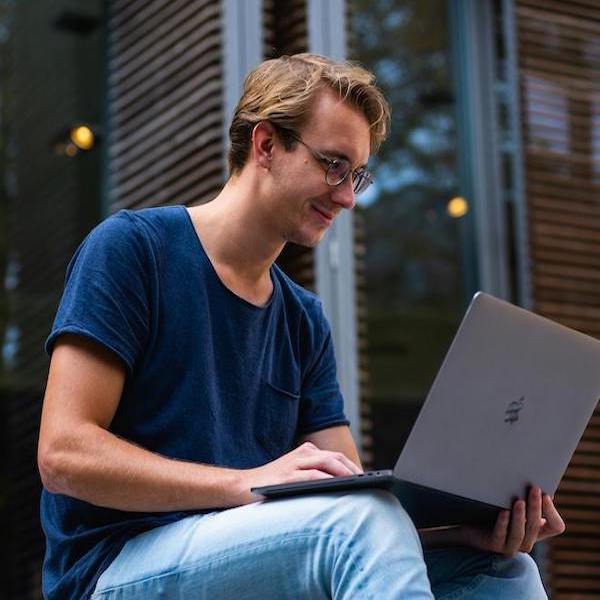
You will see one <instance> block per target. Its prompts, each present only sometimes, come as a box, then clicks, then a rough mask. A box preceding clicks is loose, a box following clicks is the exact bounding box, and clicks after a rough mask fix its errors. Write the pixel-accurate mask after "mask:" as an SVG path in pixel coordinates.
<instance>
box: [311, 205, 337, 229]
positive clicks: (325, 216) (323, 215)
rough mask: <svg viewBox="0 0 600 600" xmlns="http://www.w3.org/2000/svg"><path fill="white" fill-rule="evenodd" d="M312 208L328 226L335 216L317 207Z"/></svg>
mask: <svg viewBox="0 0 600 600" xmlns="http://www.w3.org/2000/svg"><path fill="white" fill-rule="evenodd" d="M313 208H314V210H315V211H316V212H317V213H318V214H319V215H320V216H321V218H322V219H323V220H324V221H325V222H326V223H327V224H328V225H329V224H330V223H331V222H332V221H333V217H334V216H335V215H334V214H333V213H330V212H328V211H326V210H325V209H323V208H319V207H317V206H313Z"/></svg>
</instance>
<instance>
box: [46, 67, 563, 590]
mask: <svg viewBox="0 0 600 600" xmlns="http://www.w3.org/2000/svg"><path fill="white" fill-rule="evenodd" d="M372 79H373V78H372V75H371V74H370V73H368V72H367V71H365V70H363V69H361V68H358V67H355V66H352V65H350V64H347V63H335V62H332V61H330V60H327V59H324V58H321V57H317V56H311V55H297V56H293V57H285V58H281V59H277V60H272V61H267V62H265V63H263V64H262V65H260V66H259V67H258V68H257V69H256V70H255V71H254V72H253V73H251V74H250V76H249V77H248V78H247V80H246V83H245V90H244V95H243V97H242V99H241V100H240V103H239V104H238V107H237V109H236V112H235V115H234V118H233V122H232V126H231V130H230V137H231V151H230V167H231V177H230V179H229V180H228V182H227V184H226V185H225V187H224V188H223V190H222V191H221V193H220V194H219V195H218V196H217V198H215V200H213V201H212V202H210V203H207V204H204V205H201V206H195V207H193V208H190V209H186V208H185V207H182V206H173V207H164V208H158V209H148V210H143V211H136V212H130V211H122V212H120V213H118V214H117V215H115V216H113V217H111V218H109V219H107V220H106V221H104V222H103V223H102V224H101V225H99V226H98V227H97V228H96V229H95V230H94V231H92V233H91V234H90V235H89V236H88V237H87V238H86V240H84V242H83V244H82V245H81V246H80V248H79V249H78V250H77V252H76V254H75V256H74V257H73V260H72V261H71V263H70V265H69V268H68V271H67V280H66V286H65V292H64V295H63V298H62V301H61V304H60V307H59V310H58V313H57V316H56V320H55V323H54V326H53V329H52V332H51V334H50V336H49V338H48V341H47V349H48V351H49V352H50V353H51V364H50V372H49V376H48V385H47V390H46V395H45V398H44V407H43V414H42V423H41V431H40V442H39V467H40V473H41V476H42V480H43V483H44V486H45V490H44V492H43V497H42V523H43V527H44V530H45V533H46V537H47V553H46V560H45V565H44V579H43V588H44V593H45V596H46V597H47V598H49V599H55V598H78V599H79V598H87V597H89V596H90V594H93V596H92V597H93V598H144V599H150V598H157V597H161V598H169V599H170V598H186V599H187V598H234V597H240V598H257V599H258V598H260V599H267V598H311V599H312V598H329V597H333V598H336V599H337V598H344V599H350V598H352V599H354V598H419V599H420V598H431V597H432V592H431V587H432V586H433V590H434V592H435V594H436V596H438V597H444V596H445V595H448V596H450V595H451V596H452V597H457V595H459V594H462V595H460V597H461V598H463V597H464V598H468V597H472V598H476V597H477V598H480V597H481V598H483V597H485V598H522V599H525V598H536V599H537V598H542V597H545V594H544V592H543V587H542V585H541V582H540V578H539V574H538V572H537V569H536V567H535V564H534V563H533V561H532V560H531V559H530V557H529V556H528V555H527V554H524V553H520V554H519V553H518V552H519V551H522V552H527V551H529V550H530V549H531V547H532V545H533V543H534V542H535V541H536V540H538V539H540V538H541V537H546V536H549V535H555V534H557V533H559V532H560V531H562V529H563V527H564V525H563V524H562V520H561V518H560V516H559V515H558V513H557V512H556V509H555V508H554V506H553V504H552V500H551V499H550V498H549V497H548V496H544V497H543V498H542V496H541V494H540V492H539V489H533V490H532V492H531V495H530V497H529V498H528V502H527V503H525V502H524V501H521V502H519V503H517V504H516V505H515V507H514V509H513V510H512V513H511V515H509V514H508V511H505V512H503V513H502V514H501V515H500V517H499V519H498V523H497V525H496V528H495V529H494V531H492V532H487V531H482V530H481V531H480V530H477V529H473V528H461V529H456V530H451V531H442V532H439V531H438V532H431V531H430V532H421V540H420V539H419V535H418V534H417V532H416V531H415V529H414V526H413V525H412V523H411V521H410V519H409V518H408V516H407V514H406V512H405V511H404V510H403V508H402V507H401V505H400V504H399V503H398V501H397V500H396V499H395V498H394V497H393V496H392V495H391V494H388V493H386V492H376V491H367V492H357V493H352V494H324V495H314V496H311V497H304V498H295V499H287V500H282V501H277V502H257V498H256V497H253V495H252V493H251V492H250V488H251V487H253V486H260V485H264V484H274V483H282V482H289V481H297V480H303V479H314V478H320V477H330V476H335V475H349V474H352V473H358V472H360V471H361V466H360V460H359V457H358V454H357V451H356V447H355V445H354V442H353V440H352V437H351V435H350V431H349V428H348V421H347V420H346V418H345V416H344V413H343V406H342V398H341V394H340V391H339V388H338V384H337V381H336V375H335V360H334V354H333V347H332V340H331V335H330V331H329V327H328V324H327V321H326V320H325V318H324V316H323V313H322V309H321V306H320V303H319V301H318V299H317V298H316V297H315V296H314V295H312V294H310V293H308V292H306V291H305V290H303V289H302V288H300V287H299V286H297V285H296V284H294V283H293V282H291V281H290V280H289V279H288V278H287V277H286V276H285V275H284V274H283V273H282V272H281V271H280V270H279V269H278V268H277V267H276V266H274V261H275V259H276V258H277V256H278V255H279V253H280V252H281V250H282V248H283V246H284V244H285V243H286V242H289V241H291V242H295V243H298V244H303V245H306V246H315V245H316V244H317V243H318V242H319V240H320V239H321V238H322V237H323V235H324V233H325V232H326V231H327V229H328V227H329V226H330V225H331V223H332V222H333V220H334V218H335V217H336V216H337V215H338V214H339V213H340V212H341V211H342V210H344V209H347V210H349V209H351V208H352V207H353V206H354V200H355V192H360V191H361V190H362V189H364V188H365V187H366V186H367V185H368V183H369V182H370V179H371V176H370V174H369V173H368V171H367V169H366V164H367V161H368V158H369V155H370V154H371V153H372V152H373V151H375V150H376V149H377V147H378V145H379V144H380V142H381V141H382V140H383V139H384V137H385V135H386V132H387V127H388V122H389V111H388V107H387V104H386V102H385V100H384V98H383V97H382V95H381V93H380V92H379V91H378V90H377V88H375V87H374V86H373V83H372ZM421 541H422V542H423V544H424V545H425V546H426V547H435V546H437V550H435V551H432V552H427V553H426V556H425V558H426V560H425V561H424V560H423V552H422V547H421ZM444 546H455V547H453V548H451V549H448V548H446V549H444Z"/></svg>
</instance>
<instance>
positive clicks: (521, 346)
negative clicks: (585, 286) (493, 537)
mask: <svg viewBox="0 0 600 600" xmlns="http://www.w3.org/2000/svg"><path fill="white" fill-rule="evenodd" d="M599 398H600V341H598V340H596V339H594V338H591V337H589V336H587V335H584V334H582V333H579V332H577V331H574V330H571V329H569V328H567V327H563V326H562V325H559V324H557V323H554V322H552V321H550V320H548V319H545V318H543V317H540V316H539V315H535V314H533V313H531V312H528V311H526V310H524V309H522V308H518V307H516V306H513V305H512V304H509V303H507V302H504V301H502V300H498V299H497V298H494V297H492V296H489V295H487V294H484V293H482V292H479V293H477V294H476V295H475V297H474V298H473V301H472V302H471V304H470V306H469V308H468V310H467V313H466V315H465V317H464V319H463V321H462V323H461V325H460V327H459V330H458V332H457V334H456V336H455V338H454V341H453V342H452V345H451V347H450V350H449V351H448V354H447V355H446V358H445V359H444V362H443V364H442V367H441V369H440V371H439V372H438V374H437V376H436V378H435V381H434V383H433V386H432V388H431V390H430V392H429V394H428V396H427V399H426V401H425V403H424V405H423V407H422V409H421V412H420V413H419V416H418V418H417V420H416V422H415V425H414V427H413V429H412V431H411V433H410V435H409V438H408V440H407V442H406V444H405V446H404V448H403V450H402V452H401V454H400V457H399V459H398V462H397V463H396V467H395V469H394V475H395V476H396V477H398V478H400V479H404V480H407V481H410V482H413V483H417V484H419V485H424V486H429V487H432V488H435V489H438V490H442V491H445V492H449V493H452V494H457V495H460V496H465V497H467V498H472V499H474V500H479V501H481V502H486V503H488V504H493V505H496V506H504V507H507V508H508V507H510V506H511V504H512V501H513V499H514V498H515V497H517V496H518V497H524V494H525V491H526V489H527V487H528V486H529V485H532V484H534V485H539V486H540V487H541V488H542V490H543V491H545V492H547V493H549V494H553V493H554V492H555V490H556V488H557V486H558V484H559V482H560V479H561V478H562V476H563V474H564V472H565V470H566V468H567V466H568V463H569V461H570V459H571V456H572V454H573V452H574V450H575V448H576V446H577V443H578V442H579V439H580V438H581V436H582V434H583V432H584V430H585V427H586V425H587V423H588V421H589V419H590V417H591V416H592V413H593V411H594V408H595V406H596V404H597V402H598V399H599Z"/></svg>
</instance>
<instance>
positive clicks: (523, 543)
mask: <svg viewBox="0 0 600 600" xmlns="http://www.w3.org/2000/svg"><path fill="white" fill-rule="evenodd" d="M459 529H460V537H461V539H462V540H463V543H466V544H467V545H468V546H473V547H475V548H479V549H481V550H488V551H490V552H497V553H499V554H504V555H505V556H509V557H514V556H515V555H516V554H517V553H518V552H531V549H532V548H533V545H534V544H535V543H536V542H539V541H540V540H543V539H545V538H549V537H553V536H555V535H560V534H561V533H563V532H564V530H565V523H564V521H563V520H562V517H561V516H560V514H559V513H558V511H557V510H556V508H555V506H554V502H553V501H552V498H551V497H550V496H548V494H542V492H541V490H540V488H539V487H532V488H531V489H530V490H529V499H528V502H527V503H526V502H525V500H517V501H515V503H514V504H513V508H512V511H508V510H503V511H501V512H500V514H499V515H498V519H497V520H496V525H495V526H494V529H493V530H491V531H490V530H489V529H483V528H480V527H472V526H463V527H461V528H459Z"/></svg>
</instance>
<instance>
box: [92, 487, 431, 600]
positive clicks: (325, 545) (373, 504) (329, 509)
mask: <svg viewBox="0 0 600 600" xmlns="http://www.w3.org/2000/svg"><path fill="white" fill-rule="evenodd" d="M405 515H406V513H405V511H404V510H403V509H402V508H401V507H400V505H399V504H398V503H397V501H396V500H395V498H393V496H391V495H389V494H386V493H383V492H382V493H378V492H371V493H363V492H360V493H356V494H322V495H314V496H306V497H301V498H300V497H299V498H290V499H286V500H279V501H276V502H259V503H255V504H250V505H246V506H242V507H238V508H234V509H230V510H226V511H222V512H217V513H210V514H208V515H197V516H192V517H188V518H186V519H183V520H181V521H179V522H177V523H172V524H170V525H166V526H164V527H159V528H157V529H154V530H151V531H148V532H145V533H143V534H141V535H139V536H137V537H135V538H134V539H132V540H130V541H129V542H128V543H127V544H126V545H125V546H124V548H123V550H122V552H121V553H120V554H119V556H117V558H116V559H115V560H114V562H113V563H112V564H111V565H110V566H109V568H108V569H107V570H106V571H105V572H104V573H103V574H102V575H101V577H100V579H99V581H98V585H97V586H96V591H95V593H94V596H93V598H95V599H98V600H100V599H101V598H102V599H105V600H108V599H111V600H115V599H118V598H127V599H128V600H135V599H137V598H140V599H141V598H144V600H150V599H152V598H158V597H160V598H168V599H169V600H171V599H176V598H186V599H190V598H211V599H212V598H233V597H241V598H248V599H254V598H256V599H257V600H258V599H260V600H268V599H269V598H278V599H283V598H311V599H315V600H318V599H319V598H331V597H334V598H344V599H345V598H355V597H365V598H366V597H381V595H379V596H377V595H375V594H377V591H378V590H379V591H380V592H381V591H382V590H387V592H388V596H387V597H388V598H396V597H398V598H400V597H404V596H402V595H400V593H401V592H400V591H401V590H406V589H414V590H420V591H419V594H420V595H415V596H414V597H415V598H417V597H418V598H431V595H430V591H429V582H428V581H427V576H426V571H425V565H424V562H423V557H422V551H421V548H420V545H419V541H418V536H417V534H416V531H415V529H414V526H413V525H412V523H411V522H410V520H409V519H408V517H407V516H406V518H404V516H405ZM394 561H395V562H394ZM400 571H401V572H400ZM390 586H391V588H394V586H396V587H397V588H398V590H399V591H398V594H396V593H395V592H392V589H391V588H390ZM407 586H408V588H407ZM382 593H383V592H382Z"/></svg>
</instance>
